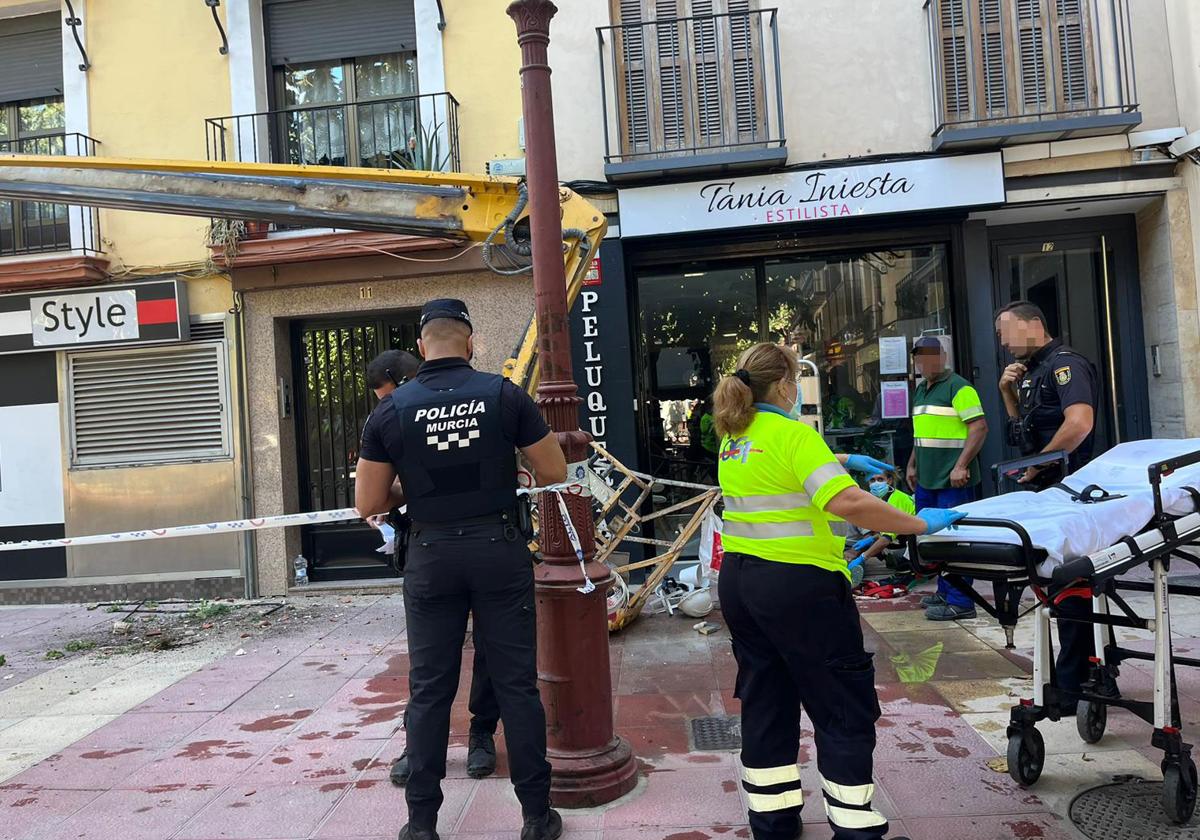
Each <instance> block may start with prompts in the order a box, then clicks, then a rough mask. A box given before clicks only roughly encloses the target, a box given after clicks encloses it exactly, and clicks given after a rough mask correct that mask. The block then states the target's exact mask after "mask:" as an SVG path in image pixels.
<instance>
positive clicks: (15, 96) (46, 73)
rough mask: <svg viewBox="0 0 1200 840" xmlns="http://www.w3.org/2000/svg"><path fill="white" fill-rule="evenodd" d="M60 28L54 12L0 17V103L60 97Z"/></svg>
mask: <svg viewBox="0 0 1200 840" xmlns="http://www.w3.org/2000/svg"><path fill="white" fill-rule="evenodd" d="M60 27H61V21H60V18H59V16H58V15H57V14H55V13H53V12H51V13H50V14H46V15H28V16H26V17H19V18H11V19H9V20H0V102H20V101H22V100H24V99H40V98H42V97H45V96H62V90H63V75H62V65H63V55H62V31H61V28H60Z"/></svg>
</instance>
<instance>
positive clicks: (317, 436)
mask: <svg viewBox="0 0 1200 840" xmlns="http://www.w3.org/2000/svg"><path fill="white" fill-rule="evenodd" d="M418 317H419V316H418V315H417V313H408V314H404V313H401V314H397V315H390V316H385V317H375V318H362V317H358V318H354V319H335V320H316V321H300V322H297V323H296V324H295V325H294V328H293V346H294V353H295V355H294V365H293V369H294V370H295V371H296V382H295V385H294V390H293V392H294V393H295V395H296V400H295V403H296V420H297V424H296V428H297V444H296V445H297V449H298V451H297V457H298V464H299V473H300V476H301V482H302V483H301V493H300V501H301V505H302V509H303V510H305V511H319V510H336V509H340V508H347V507H353V506H354V467H355V464H356V463H357V461H358V449H359V442H360V441H361V439H362V429H363V424H364V423H365V422H366V420H367V417H368V416H369V415H370V413H371V411H372V410H373V409H374V407H375V405H376V400H375V395H374V394H373V393H372V392H371V390H370V389H369V388H368V387H367V383H366V369H367V363H368V362H370V361H371V359H373V358H374V357H375V356H376V355H378V354H379V353H381V352H383V351H384V350H387V349H392V348H394V349H397V350H407V351H409V352H410V353H416V352H417V346H416V345H417V335H418V329H417V321H418ZM380 544H381V540H380V537H379V534H378V532H377V531H375V530H374V529H373V528H371V527H370V526H368V525H365V524H363V523H361V522H356V523H349V524H344V523H332V524H325V525H313V526H308V527H306V528H305V531H304V537H303V546H304V556H305V557H306V558H307V559H308V561H309V575H310V577H311V578H312V580H315V581H321V580H349V579H361V578H370V577H386V576H391V575H398V574H399V570H398V569H397V568H395V566H394V564H393V558H392V556H391V555H390V554H380V553H378V552H377V551H376V549H377V548H379V546H380Z"/></svg>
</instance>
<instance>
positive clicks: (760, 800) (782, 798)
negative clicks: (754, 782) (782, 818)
mask: <svg viewBox="0 0 1200 840" xmlns="http://www.w3.org/2000/svg"><path fill="white" fill-rule="evenodd" d="M746 801H747V802H749V803H750V810H751V811H758V812H759V813H760V814H762V813H766V812H768V811H782V810H783V809H784V808H799V807H801V806H802V805H804V791H802V790H800V789H799V788H797V789H796V790H788V791H784V792H783V793H751V792H750V791H746Z"/></svg>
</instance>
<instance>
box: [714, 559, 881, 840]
mask: <svg viewBox="0 0 1200 840" xmlns="http://www.w3.org/2000/svg"><path fill="white" fill-rule="evenodd" d="M718 587H719V592H720V596H721V610H722V613H723V614H724V616H725V620H726V621H727V622H728V623H729V631H730V633H731V634H732V636H733V653H734V656H735V657H736V659H737V663H738V676H737V687H736V691H735V696H737V697H738V699H740V700H741V701H742V766H743V770H742V786H743V787H744V788H745V789H746V792H747V794H748V795H749V796H748V798H749V800H750V828H751V830H752V831H753V832H754V838H755V840H794V838H795V836H796V831H797V829H798V828H799V823H800V808H801V805H802V793H801V789H800V772H799V768H798V767H797V765H796V757H797V753H798V752H799V748H800V710H801V707H803V708H804V710H805V711H806V712H807V713H808V717H809V720H811V721H812V724H813V730H814V732H815V737H816V747H817V768H818V770H820V773H821V782H822V788H823V790H822V792H823V795H824V799H825V809H826V815H827V816H828V818H829V822H830V824H831V825H832V826H833V829H834V837H836V838H837V840H873V838H879V837H883V836H884V834H886V832H887V821H886V820H885V819H884V818H883V817H882V816H881V815H880V814H879V813H878V812H877V811H875V810H873V809H872V808H871V796H872V794H873V792H874V787H873V785H872V783H871V753H872V752H873V751H874V749H875V721H877V720H878V719H879V701H878V699H877V698H876V696H875V666H874V664H873V662H872V654H870V653H867V652H866V651H865V650H864V649H863V637H862V628H861V627H860V625H859V618H858V610H857V609H856V608H855V606H854V597H853V596H852V595H851V594H850V584H849V582H848V581H847V580H846V577H845V576H844V575H842V574H839V573H837V572H829V571H826V570H824V569H819V568H817V567H815V566H808V565H795V564H790V563H776V562H772V561H768V560H762V559H759V558H757V557H751V556H748V555H745V554H736V553H734V554H726V555H725V559H724V561H723V562H722V565H721V576H720V578H719V583H718Z"/></svg>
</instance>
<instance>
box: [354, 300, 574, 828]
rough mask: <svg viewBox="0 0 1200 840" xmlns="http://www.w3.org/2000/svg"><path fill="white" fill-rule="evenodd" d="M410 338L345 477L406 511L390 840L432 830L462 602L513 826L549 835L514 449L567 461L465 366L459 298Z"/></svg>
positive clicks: (507, 394)
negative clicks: (493, 710)
mask: <svg viewBox="0 0 1200 840" xmlns="http://www.w3.org/2000/svg"><path fill="white" fill-rule="evenodd" d="M418 346H419V347H420V350H421V355H422V356H423V357H424V358H425V362H424V364H422V365H421V368H420V370H419V371H418V372H417V375H416V378H415V379H411V380H409V381H408V382H406V383H404V384H403V385H401V386H400V387H399V388H397V389H396V390H395V391H394V392H393V393H392V394H391V396H390V397H389V398H388V399H387V400H386V401H384V402H383V403H381V404H380V405H379V407H378V408H377V409H376V410H375V412H374V413H373V415H372V418H371V422H370V423H369V424H368V425H367V430H366V433H365V434H364V436H363V447H362V453H361V457H360V459H359V462H358V468H357V469H358V473H357V478H356V481H355V503H356V506H357V508H358V511H359V513H360V514H362V515H364V516H369V515H372V514H376V513H382V512H384V511H386V510H389V509H391V508H393V507H399V506H400V505H401V504H407V505H408V513H409V516H410V517H411V518H412V522H413V525H412V534H411V537H410V541H409V551H408V565H407V567H406V569H405V579H404V607H405V614H406V617H407V623H408V649H409V660H410V670H409V684H410V690H411V698H410V701H409V705H408V717H409V723H410V725H411V728H410V729H409V732H408V742H407V747H408V756H409V764H410V776H409V781H408V786H407V788H406V798H407V800H408V823H407V824H406V825H405V826H404V827H403V828H402V829H401V831H400V840H436V839H437V836H438V835H437V832H436V826H437V812H438V809H439V807H440V806H441V804H442V792H441V780H442V779H443V778H444V777H445V775H446V747H447V742H448V739H449V725H450V706H451V704H452V703H453V702H454V696H455V693H456V692H457V690H458V675H459V668H460V664H461V659H462V647H463V640H464V637H465V634H466V624H467V614H468V612H469V613H470V614H471V615H472V617H473V620H474V626H475V628H476V630H477V636H476V642H475V643H476V645H480V644H482V645H483V649H484V655H485V657H486V661H487V668H488V672H489V674H490V676H491V679H492V685H493V687H494V690H495V692H496V699H497V700H498V701H499V704H500V716H501V718H502V720H503V721H504V738H505V743H506V744H507V747H508V757H509V767H510V775H511V777H512V782H513V787H514V788H515V790H516V794H517V798H518V799H519V800H520V802H521V810H522V813H523V816H524V825H523V827H522V830H521V840H554V838H557V837H558V836H560V835H561V833H562V819H561V817H559V815H558V814H557V813H556V812H555V811H553V810H552V809H551V808H550V764H549V762H548V761H547V760H546V716H545V711H544V710H543V708H542V703H541V698H540V696H539V694H538V687H537V661H536V658H537V644H536V617H535V614H534V592H533V562H532V558H531V557H530V555H529V549H528V548H527V546H526V542H525V537H524V535H522V534H521V533H520V532H519V530H518V528H517V514H516V503H517V498H516V487H517V456H516V450H517V449H520V450H521V452H522V453H523V454H524V455H525V457H526V459H527V460H528V461H529V464H530V466H531V467H532V468H533V472H534V475H535V477H536V479H537V481H538V483H539V484H542V485H545V484H551V483H556V482H560V481H563V480H564V479H565V478H566V461H565V459H564V457H563V453H562V450H561V449H560V448H559V445H558V441H557V439H556V438H555V436H554V435H553V434H552V433H551V432H550V429H549V427H548V426H547V425H546V423H545V421H544V420H543V419H542V417H541V414H540V413H539V412H538V410H537V407H536V406H535V405H534V403H533V400H531V399H530V398H529V396H528V395H527V394H526V393H525V392H524V391H522V390H521V389H520V388H518V387H516V386H515V385H513V384H512V383H510V382H508V381H507V380H505V379H502V378H501V377H499V376H495V375H492V374H485V373H479V372H477V371H475V370H473V369H472V368H471V365H470V362H469V359H470V358H471V356H472V353H473V335H472V328H471V321H470V317H469V316H468V314H467V307H466V305H465V304H464V303H463V302H462V301H458V300H448V299H447V300H434V301H430V302H429V303H427V304H426V305H425V307H424V308H423V309H422V311H421V339H420V341H419V342H418ZM397 477H399V482H396V481H395V479H396V478H397Z"/></svg>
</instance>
